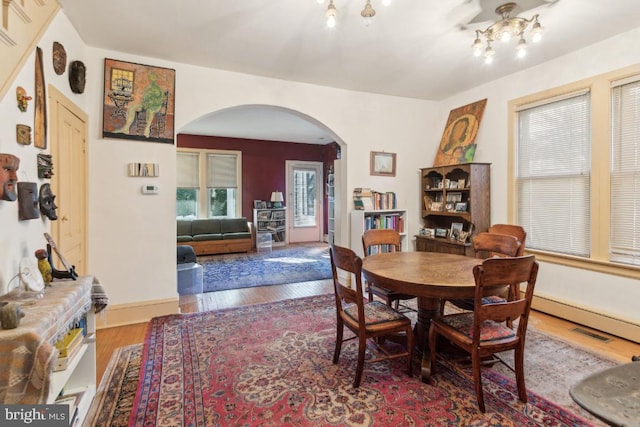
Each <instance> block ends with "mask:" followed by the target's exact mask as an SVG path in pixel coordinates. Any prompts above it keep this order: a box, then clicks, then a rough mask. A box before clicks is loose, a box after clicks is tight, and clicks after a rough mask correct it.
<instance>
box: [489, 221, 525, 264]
mask: <svg viewBox="0 0 640 427" xmlns="http://www.w3.org/2000/svg"><path fill="white" fill-rule="evenodd" d="M487 231H488V232H489V233H494V234H506V235H507V236H513V237H515V238H516V239H518V240H520V249H519V250H518V255H517V256H522V255H524V248H525V241H526V240H527V232H526V231H524V228H522V227H521V226H519V225H515V224H493V225H492V226H491V227H489V229H488V230H487Z"/></svg>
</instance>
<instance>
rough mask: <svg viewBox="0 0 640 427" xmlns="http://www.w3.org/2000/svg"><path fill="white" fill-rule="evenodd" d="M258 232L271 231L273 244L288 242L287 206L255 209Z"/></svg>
mask: <svg viewBox="0 0 640 427" xmlns="http://www.w3.org/2000/svg"><path fill="white" fill-rule="evenodd" d="M253 223H254V224H255V227H256V233H270V234H271V241H272V245H273V246H284V245H286V244H287V208H285V207H282V208H273V209H254V210H253Z"/></svg>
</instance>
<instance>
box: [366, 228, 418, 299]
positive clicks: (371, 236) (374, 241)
mask: <svg viewBox="0 0 640 427" xmlns="http://www.w3.org/2000/svg"><path fill="white" fill-rule="evenodd" d="M362 250H363V253H364V256H365V257H366V256H368V255H370V254H373V253H383V252H400V233H398V232H397V231H396V230H392V229H384V228H378V229H371V230H366V231H365V232H364V233H363V234H362ZM366 287H367V293H368V296H369V301H370V302H371V301H373V296H374V295H376V296H378V297H380V298H381V299H382V300H383V301H384V302H385V303H386V304H387V305H388V306H389V307H393V308H395V309H396V310H401V311H406V310H410V311H417V310H415V309H413V308H412V307H409V306H407V305H404V304H402V305H401V304H400V301H407V300H411V299H414V298H415V296H414V295H409V294H403V293H401V292H396V291H392V290H390V289H387V288H385V287H382V286H378V285H376V284H375V283H369V282H367V283H366Z"/></svg>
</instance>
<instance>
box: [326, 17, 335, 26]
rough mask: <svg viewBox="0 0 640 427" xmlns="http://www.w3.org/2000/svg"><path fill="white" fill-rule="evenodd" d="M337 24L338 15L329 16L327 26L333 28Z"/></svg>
mask: <svg viewBox="0 0 640 427" xmlns="http://www.w3.org/2000/svg"><path fill="white" fill-rule="evenodd" d="M335 26H336V17H335V16H333V15H331V16H327V27H329V28H333V27H335Z"/></svg>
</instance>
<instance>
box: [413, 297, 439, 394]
mask: <svg viewBox="0 0 640 427" xmlns="http://www.w3.org/2000/svg"><path fill="white" fill-rule="evenodd" d="M441 314H442V313H440V298H427V297H420V298H418V321H417V322H416V326H415V331H414V332H415V338H416V345H417V347H418V352H419V353H422V365H421V369H420V379H421V380H422V382H425V383H428V382H429V379H430V378H431V352H430V351H429V326H430V325H431V319H434V318H437V317H440V316H441Z"/></svg>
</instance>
